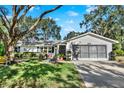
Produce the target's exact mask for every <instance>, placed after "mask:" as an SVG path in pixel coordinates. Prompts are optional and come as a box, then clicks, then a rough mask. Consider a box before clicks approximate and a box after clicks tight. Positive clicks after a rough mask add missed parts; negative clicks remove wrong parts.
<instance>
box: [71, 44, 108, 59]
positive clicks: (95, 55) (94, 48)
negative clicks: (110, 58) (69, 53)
mask: <svg viewBox="0 0 124 93" xmlns="http://www.w3.org/2000/svg"><path fill="white" fill-rule="evenodd" d="M77 49H78V50H79V56H78V57H79V58H88V59H89V58H91V59H99V58H106V57H107V51H106V46H105V45H74V46H73V51H74V52H75V51H76V50H77Z"/></svg>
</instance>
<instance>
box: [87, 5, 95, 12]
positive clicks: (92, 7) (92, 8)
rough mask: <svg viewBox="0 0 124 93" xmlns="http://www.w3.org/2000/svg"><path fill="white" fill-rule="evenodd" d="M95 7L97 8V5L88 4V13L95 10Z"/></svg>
mask: <svg viewBox="0 0 124 93" xmlns="http://www.w3.org/2000/svg"><path fill="white" fill-rule="evenodd" d="M95 9H97V7H96V6H92V5H87V9H86V12H87V13H90V12H91V11H94V10H95Z"/></svg>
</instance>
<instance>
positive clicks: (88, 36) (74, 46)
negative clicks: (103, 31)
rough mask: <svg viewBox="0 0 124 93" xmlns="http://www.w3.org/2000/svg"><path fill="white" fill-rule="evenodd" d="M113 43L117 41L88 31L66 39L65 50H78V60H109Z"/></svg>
mask: <svg viewBox="0 0 124 93" xmlns="http://www.w3.org/2000/svg"><path fill="white" fill-rule="evenodd" d="M115 43H118V41H116V40H112V39H109V38H106V37H103V36H100V35H98V34H94V33H92V32H88V33H85V34H82V35H79V36H76V37H73V38H71V39H69V40H67V41H66V51H68V50H70V51H72V52H74V51H76V50H78V51H79V56H78V58H79V60H109V57H110V53H111V52H112V45H113V44H115ZM72 57H73V55H72Z"/></svg>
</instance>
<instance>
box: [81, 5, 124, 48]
mask: <svg viewBox="0 0 124 93" xmlns="http://www.w3.org/2000/svg"><path fill="white" fill-rule="evenodd" d="M93 7H96V8H95V9H94V10H93V11H91V12H90V13H89V14H85V15H84V20H83V21H82V22H81V23H80V26H85V27H86V32H88V31H92V32H94V33H97V34H99V35H103V36H105V37H108V38H111V39H115V40H118V41H119V42H120V44H119V45H118V48H119V49H122V48H124V47H123V44H124V6H114V5H112V6H93Z"/></svg>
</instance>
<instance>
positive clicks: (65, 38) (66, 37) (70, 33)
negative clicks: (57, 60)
mask: <svg viewBox="0 0 124 93" xmlns="http://www.w3.org/2000/svg"><path fill="white" fill-rule="evenodd" d="M80 34H82V33H80V32H75V31H71V32H69V33H68V34H67V35H66V36H65V37H64V40H68V39H70V38H72V37H75V36H77V35H80Z"/></svg>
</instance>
